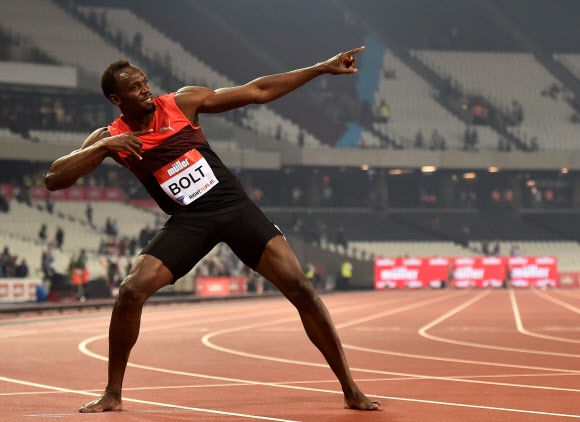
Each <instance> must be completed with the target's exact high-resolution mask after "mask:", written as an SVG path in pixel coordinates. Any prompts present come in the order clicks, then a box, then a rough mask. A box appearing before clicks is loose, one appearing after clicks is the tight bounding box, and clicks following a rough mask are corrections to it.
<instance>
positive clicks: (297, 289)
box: [286, 277, 318, 308]
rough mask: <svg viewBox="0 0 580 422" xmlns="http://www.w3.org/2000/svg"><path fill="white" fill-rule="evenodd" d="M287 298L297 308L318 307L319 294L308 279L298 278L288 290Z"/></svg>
mask: <svg viewBox="0 0 580 422" xmlns="http://www.w3.org/2000/svg"><path fill="white" fill-rule="evenodd" d="M286 297H287V298H288V300H289V301H290V302H291V303H292V304H293V305H294V306H296V307H297V308H308V307H313V306H316V303H317V299H318V294H317V293H316V290H315V289H314V287H313V286H312V283H310V281H309V280H308V279H307V278H306V277H296V278H295V279H293V280H292V282H290V283H289V286H288V288H287V289H286Z"/></svg>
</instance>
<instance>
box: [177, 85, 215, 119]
mask: <svg viewBox="0 0 580 422" xmlns="http://www.w3.org/2000/svg"><path fill="white" fill-rule="evenodd" d="M214 93H215V92H214V90H213V89H211V88H206V87H203V86H185V87H183V88H181V89H179V90H178V91H177V92H176V93H175V104H177V107H179V109H180V110H181V111H182V112H183V114H185V116H187V117H188V118H189V119H190V120H192V121H193V120H195V119H197V112H198V109H199V107H200V106H202V105H203V104H204V103H205V100H206V99H207V98H208V97H210V96H212V95H213V94H214Z"/></svg>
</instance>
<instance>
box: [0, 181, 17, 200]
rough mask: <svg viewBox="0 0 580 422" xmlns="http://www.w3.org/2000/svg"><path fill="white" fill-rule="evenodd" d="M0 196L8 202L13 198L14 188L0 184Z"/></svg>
mask: <svg viewBox="0 0 580 422" xmlns="http://www.w3.org/2000/svg"><path fill="white" fill-rule="evenodd" d="M0 195H2V196H3V197H4V198H6V199H8V200H9V201H10V200H12V198H14V186H12V185H7V184H4V183H0Z"/></svg>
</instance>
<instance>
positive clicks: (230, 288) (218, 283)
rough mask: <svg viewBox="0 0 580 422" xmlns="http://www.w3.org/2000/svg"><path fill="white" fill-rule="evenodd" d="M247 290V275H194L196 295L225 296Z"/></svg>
mask: <svg viewBox="0 0 580 422" xmlns="http://www.w3.org/2000/svg"><path fill="white" fill-rule="evenodd" d="M247 291H248V277H241V276H240V277H225V276H224V277H205V276H204V277H196V278H195V295H196V296H225V295H229V294H243V293H246V292H247Z"/></svg>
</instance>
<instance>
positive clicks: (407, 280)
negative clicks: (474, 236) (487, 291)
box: [375, 256, 580, 290]
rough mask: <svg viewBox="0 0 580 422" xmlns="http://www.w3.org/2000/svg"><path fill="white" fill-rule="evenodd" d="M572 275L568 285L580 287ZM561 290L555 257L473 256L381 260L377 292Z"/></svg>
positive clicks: (376, 261) (377, 264)
mask: <svg viewBox="0 0 580 422" xmlns="http://www.w3.org/2000/svg"><path fill="white" fill-rule="evenodd" d="M579 278H580V276H579V275H578V274H570V275H569V276H568V278H567V279H566V280H572V281H570V282H569V283H568V284H574V285H576V284H577V283H579V281H578V279H579ZM442 282H448V284H449V286H451V287H456V288H487V287H502V286H504V284H505V283H506V282H509V283H511V285H512V286H514V287H531V286H534V287H547V286H548V287H556V286H558V260H557V258H556V257H553V256H516V257H501V256H469V257H454V258H377V259H376V260H375V289H376V290H381V289H385V288H389V289H405V288H406V289H409V288H424V287H441V286H442Z"/></svg>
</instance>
